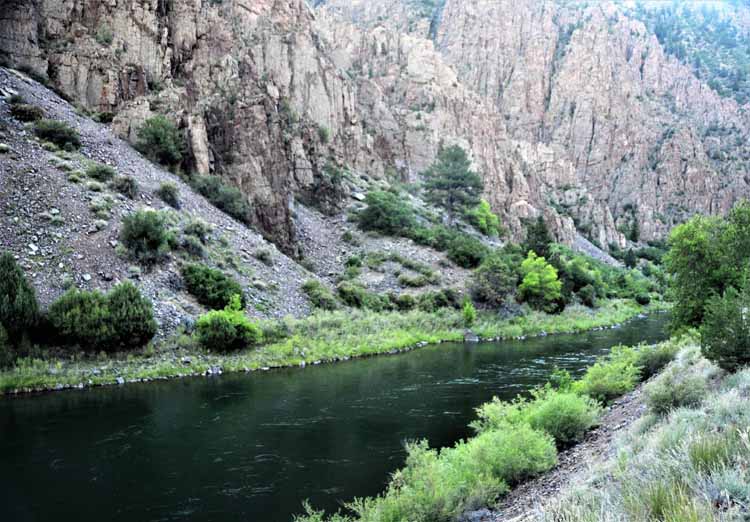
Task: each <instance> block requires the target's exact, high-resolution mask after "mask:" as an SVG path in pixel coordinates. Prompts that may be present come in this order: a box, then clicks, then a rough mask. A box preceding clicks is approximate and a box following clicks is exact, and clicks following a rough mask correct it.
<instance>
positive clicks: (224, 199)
mask: <svg viewBox="0 0 750 522" xmlns="http://www.w3.org/2000/svg"><path fill="white" fill-rule="evenodd" d="M191 184H192V186H193V188H194V189H195V190H196V191H198V193H200V194H201V195H202V196H203V197H205V198H206V199H207V200H208V201H210V202H211V204H212V205H214V206H215V207H216V208H218V209H219V210H221V211H222V212H225V213H226V214H228V215H230V216H232V217H233V218H235V219H236V220H237V221H240V222H242V223H245V224H246V225H250V224H252V219H253V209H252V207H251V206H250V203H248V201H247V198H245V196H244V195H243V194H242V192H240V190H239V189H238V188H236V187H232V186H229V185H227V184H226V183H224V182H223V181H222V180H221V179H220V178H218V177H216V176H200V177H198V178H195V179H194V180H192V182H191Z"/></svg>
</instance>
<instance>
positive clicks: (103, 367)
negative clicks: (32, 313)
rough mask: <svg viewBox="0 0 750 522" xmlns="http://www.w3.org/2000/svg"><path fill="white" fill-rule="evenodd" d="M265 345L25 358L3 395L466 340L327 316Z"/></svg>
mask: <svg viewBox="0 0 750 522" xmlns="http://www.w3.org/2000/svg"><path fill="white" fill-rule="evenodd" d="M667 308H668V305H667V304H666V303H662V302H655V303H652V304H651V305H649V306H641V305H639V304H637V303H635V302H634V301H631V300H620V299H617V300H610V301H605V302H602V304H601V305H600V306H599V307H598V308H597V309H595V310H591V309H588V308H585V307H580V306H571V307H568V308H567V309H566V310H565V311H564V312H563V313H561V314H558V315H549V314H545V313H540V312H529V313H527V314H525V315H522V316H519V317H515V318H512V319H501V318H499V317H498V316H497V315H496V314H490V313H480V314H479V316H478V318H477V320H476V321H475V322H474V324H473V325H472V327H471V332H472V333H474V334H476V335H477V336H478V337H479V338H480V339H481V340H487V341H490V340H503V339H523V338H525V337H531V336H538V335H550V334H558V333H578V332H583V331H587V330H593V329H599V328H608V327H613V326H615V327H616V326H617V325H619V324H621V323H623V322H624V321H627V320H629V319H632V318H634V317H637V316H638V315H641V314H644V313H651V312H655V311H660V310H665V309H667ZM262 327H263V331H264V338H265V339H267V341H268V342H267V343H266V344H264V345H262V346H260V347H258V348H256V349H253V350H247V351H243V352H240V353H233V354H215V353H208V352H205V351H203V350H200V349H199V348H198V346H197V345H196V344H195V342H194V340H193V338H192V337H191V336H189V335H187V334H179V335H175V336H173V337H171V338H169V339H167V340H165V341H162V342H161V343H159V344H153V345H150V346H148V347H147V348H146V349H145V350H144V351H143V352H142V353H139V354H128V355H124V356H121V357H117V356H114V357H113V356H107V355H101V356H99V357H88V358H82V357H81V356H80V355H74V356H70V357H64V356H62V355H61V356H58V357H55V356H47V357H38V358H26V359H21V360H19V361H18V364H17V366H16V367H14V368H12V369H10V370H7V371H4V372H2V373H0V393H2V394H6V395H7V394H19V393H31V392H43V391H55V390H65V389H71V388H73V389H82V388H85V387H88V386H106V385H118V384H119V385H122V384H126V383H136V382H148V381H152V380H163V379H170V378H181V377H191V376H202V375H204V376H210V375H218V374H222V373H227V372H252V371H266V370H270V369H273V368H284V367H292V366H296V367H305V366H307V365H318V364H325V363H332V362H340V361H347V360H350V359H353V358H358V357H367V356H373V355H378V354H396V353H401V352H405V351H409V350H413V349H415V348H420V347H423V346H426V345H428V344H437V343H442V342H456V341H462V340H463V339H464V335H465V334H466V328H465V325H464V321H463V317H462V316H461V313H460V312H458V311H454V310H447V309H446V310H441V311H438V312H436V313H426V312H419V311H413V312H407V313H397V312H392V313H372V312H365V311H352V312H331V313H321V314H316V315H313V316H310V317H308V318H304V319H283V320H279V321H267V322H265V323H263V324H262Z"/></svg>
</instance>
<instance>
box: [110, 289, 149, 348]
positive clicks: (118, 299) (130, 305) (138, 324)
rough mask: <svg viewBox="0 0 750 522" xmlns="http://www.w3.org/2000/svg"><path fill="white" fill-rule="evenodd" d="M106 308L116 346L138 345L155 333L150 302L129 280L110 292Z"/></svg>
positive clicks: (135, 346)
mask: <svg viewBox="0 0 750 522" xmlns="http://www.w3.org/2000/svg"><path fill="white" fill-rule="evenodd" d="M107 308H108V309H109V321H110V323H111V324H112V328H111V335H112V338H111V341H110V342H111V343H112V345H113V346H118V347H124V348H137V347H140V346H144V345H145V344H146V343H148V342H149V341H150V340H151V339H152V338H153V337H154V335H156V328H157V325H156V321H155V320H154V316H153V306H152V304H151V301H149V300H148V299H146V298H145V297H143V296H142V295H141V293H140V291H139V290H138V288H136V287H135V285H133V283H131V282H129V281H126V282H124V283H120V284H119V285H117V286H115V287H114V288H113V289H112V290H111V291H110V292H109V293H108V294H107Z"/></svg>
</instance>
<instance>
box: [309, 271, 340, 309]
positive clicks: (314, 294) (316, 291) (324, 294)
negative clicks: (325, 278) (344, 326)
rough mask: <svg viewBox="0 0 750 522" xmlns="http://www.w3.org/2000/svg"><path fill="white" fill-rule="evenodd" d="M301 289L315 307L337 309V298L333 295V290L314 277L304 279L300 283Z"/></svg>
mask: <svg viewBox="0 0 750 522" xmlns="http://www.w3.org/2000/svg"><path fill="white" fill-rule="evenodd" d="M302 290H303V291H304V292H305V293H306V294H307V297H308V298H309V299H310V302H311V303H312V305H313V306H314V307H315V308H320V309H322V310H337V309H338V308H339V303H338V300H337V299H336V296H334V295H333V292H331V291H330V290H329V289H328V288H327V287H325V286H323V284H322V283H321V282H320V281H318V280H316V279H310V280H309V281H306V282H305V284H304V285H302Z"/></svg>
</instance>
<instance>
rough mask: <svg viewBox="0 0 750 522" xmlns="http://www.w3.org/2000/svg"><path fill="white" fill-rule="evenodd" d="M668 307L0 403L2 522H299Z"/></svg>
mask: <svg viewBox="0 0 750 522" xmlns="http://www.w3.org/2000/svg"><path fill="white" fill-rule="evenodd" d="M665 324H666V316H663V315H657V316H654V317H651V318H648V319H637V320H635V321H632V322H630V323H628V324H626V325H624V326H623V327H622V328H619V329H615V330H605V331H599V332H591V333H586V334H580V335H559V336H550V337H544V338H536V339H530V340H526V341H520V342H502V343H487V344H473V345H472V344H466V345H464V344H443V345H440V346H434V347H426V348H423V349H421V350H417V351H414V352H411V353H406V354H401V355H397V356H390V357H376V358H371V359H366V360H359V361H351V362H347V363H343V364H336V365H328V366H316V367H308V368H307V369H304V370H301V369H290V370H281V371H274V372H269V373H263V374H260V373H254V374H250V375H244V374H243V375H228V376H221V377H216V378H195V379H183V380H176V381H169V382H159V383H149V384H140V385H128V386H121V387H111V388H98V389H90V390H81V391H66V392H61V393H54V394H49V395H43V396H36V397H32V396H29V397H21V398H0V520H1V521H3V522H11V521H45V522H46V521H54V522H63V521H76V522H87V521H97V522H98V521H102V520H106V521H108V522H111V521H128V522H147V521H167V520H191V521H247V522H256V521H264V522H265V521H268V522H290V521H291V518H292V515H293V514H295V513H299V512H300V510H301V503H302V501H303V500H305V499H310V501H311V502H312V504H313V505H314V506H316V507H320V508H325V509H329V510H331V509H336V508H337V506H338V505H339V504H340V502H341V501H343V500H350V499H351V498H352V497H354V496H364V495H374V494H377V493H379V492H380V491H381V490H382V489H383V486H384V485H385V483H386V481H387V478H388V475H389V473H390V472H392V471H393V470H395V469H396V468H398V467H400V466H401V465H402V463H403V458H404V452H403V446H402V443H403V441H404V440H406V439H416V438H427V439H429V440H430V443H431V444H432V445H434V446H446V445H451V444H453V443H454V442H455V441H456V440H458V439H459V438H462V437H466V436H468V435H470V431H469V430H468V429H467V427H466V425H467V423H468V422H469V421H471V420H472V419H473V418H474V408H475V407H476V406H478V405H479V404H481V403H483V402H485V401H487V400H489V399H490V398H491V397H492V396H493V395H497V396H499V397H502V398H507V399H510V398H512V397H514V396H515V395H517V394H519V393H523V392H525V391H527V390H528V389H529V388H531V387H534V386H536V385H538V384H542V383H544V382H546V380H547V379H548V377H549V374H550V373H551V372H552V370H553V368H554V367H555V366H559V367H561V368H566V369H568V370H570V371H571V372H572V373H573V374H575V375H578V374H580V372H581V371H583V369H585V367H586V366H588V365H589V364H591V362H592V361H593V359H594V358H595V357H596V356H597V355H600V354H602V353H605V352H606V351H607V350H608V349H609V348H610V347H611V346H613V345H615V344H619V343H624V344H635V343H638V342H640V341H647V342H655V341H658V340H661V339H663V338H664V337H665V333H664V330H665V329H664V326H665Z"/></svg>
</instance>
